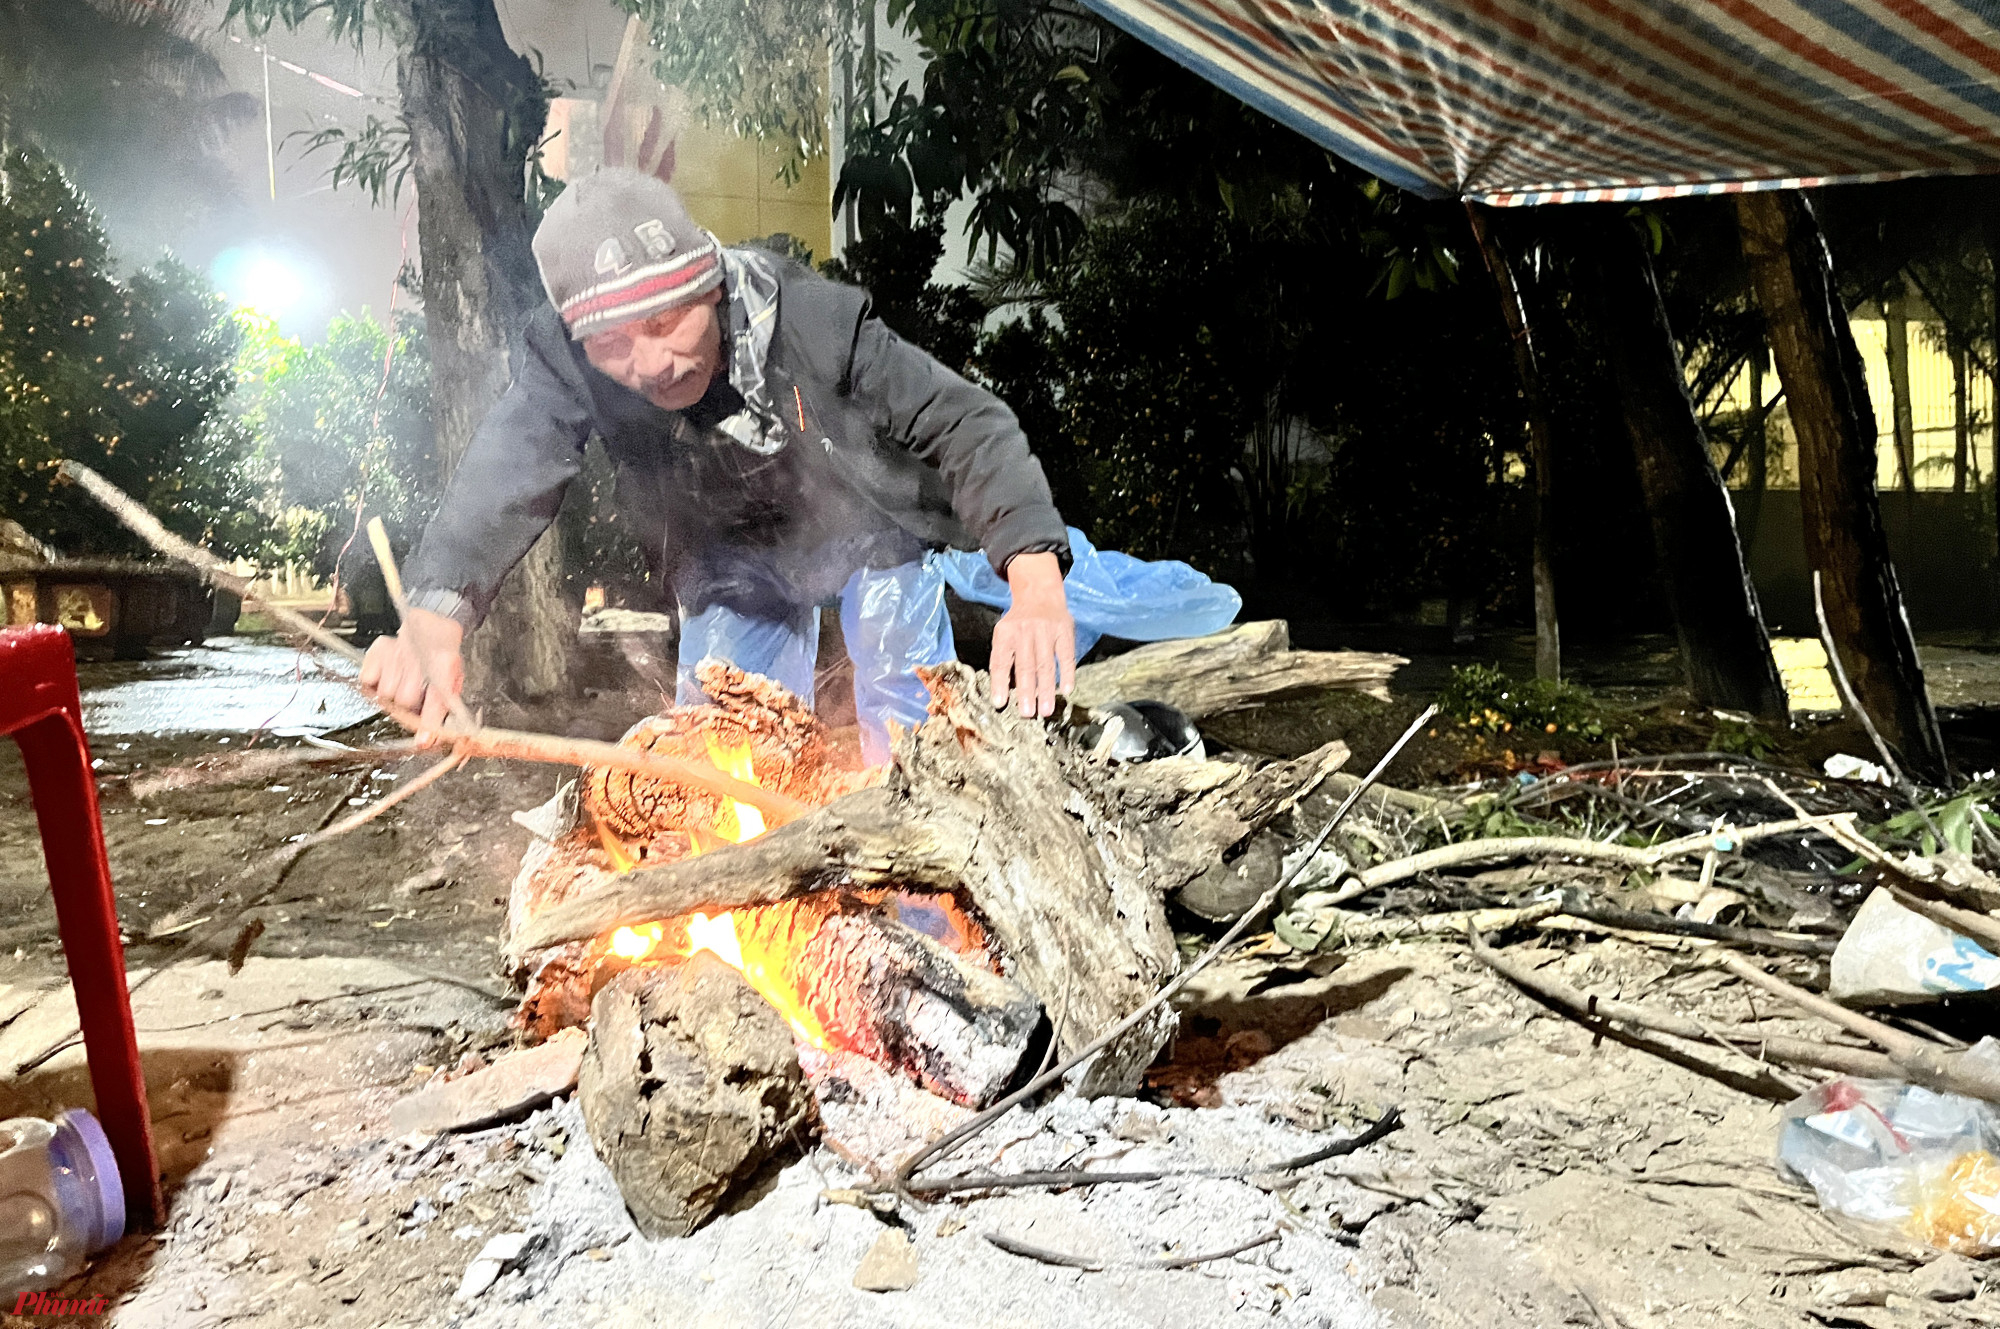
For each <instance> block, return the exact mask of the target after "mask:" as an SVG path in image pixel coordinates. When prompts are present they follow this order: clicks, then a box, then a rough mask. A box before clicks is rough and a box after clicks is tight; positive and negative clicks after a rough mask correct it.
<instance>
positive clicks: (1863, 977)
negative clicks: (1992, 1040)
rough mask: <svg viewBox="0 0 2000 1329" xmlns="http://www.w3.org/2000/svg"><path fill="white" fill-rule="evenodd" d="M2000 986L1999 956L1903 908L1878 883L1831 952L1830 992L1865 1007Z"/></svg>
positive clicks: (1931, 998) (1981, 990) (1930, 999)
mask: <svg viewBox="0 0 2000 1329" xmlns="http://www.w3.org/2000/svg"><path fill="white" fill-rule="evenodd" d="M1994 988H2000V957H1996V956H1994V955H1993V954H1992V953H1991V952H1989V951H1988V950H1987V949H1986V948H1985V947H1983V946H1981V945H1980V944H1979V943H1978V942H1976V941H1973V940H1972V939H1971V938H1970V937H1965V936H1961V935H1960V934H1958V933H1956V932H1953V931H1952V930H1951V929H1950V928H1946V927H1942V926H1940V925H1938V924H1936V923H1933V922H1931V921H1930V920H1929V919H1928V918H1925V917H1924V916H1923V915H1922V914H1919V913H1916V912H1914V911H1912V910H1909V909H1905V908H1903V906H1902V905H1900V904H1897V903H1896V897H1894V896H1893V895H1891V894H1889V892H1887V891H1885V890H1883V889H1882V888H1881V887H1880V886H1877V887H1876V888H1875V889H1874V890H1873V891H1872V892H1870V894H1869V896H1868V898H1867V899H1866V900H1865V901H1863V902H1862V905H1861V908H1860V909H1859V910H1858V911H1856V913H1855V915H1854V921H1853V922H1852V923H1849V924H1848V925H1847V931H1846V933H1845V934H1844V935H1842V937H1841V939H1840V945H1839V946H1838V947H1837V948H1835V950H1834V952H1833V965H1832V977H1831V980H1830V982H1829V983H1828V991H1829V993H1830V995H1831V996H1832V997H1833V999H1834V1000H1835V1001H1843V1002H1850V1003H1854V1004H1857V1005H1862V1006H1879V1005H1894V1004H1898V1003H1903V1002H1919V1001H1936V1000H1938V999H1939V998H1941V997H1947V996H1951V995H1953V994H1956V993H1962V992H1985V991H1989V990H1991V989H1994Z"/></svg>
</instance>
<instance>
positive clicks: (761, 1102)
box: [577, 955, 813, 1240]
mask: <svg viewBox="0 0 2000 1329" xmlns="http://www.w3.org/2000/svg"><path fill="white" fill-rule="evenodd" d="M577 1098H578V1101H579V1102H580V1103H581V1104H582V1106H583V1119H584V1123H585V1125H586V1126H588V1128H589V1130H590V1138H591V1141H592V1143H593V1144H594V1145H595V1146H596V1148H597V1154H598V1157H600V1158H602V1159H603V1160H604V1161H605V1164H606V1165H607V1166H608V1167H609V1168H610V1169H611V1175H612V1176H613V1177H614V1178H616V1180H617V1182H618V1189H619V1192H620V1193H621V1194H623V1195H624V1197H625V1205H626V1207H627V1208H628V1209H630V1210H631V1211H632V1218H633V1220H634V1221H635V1222H636V1223H638V1225H639V1230H640V1231H641V1232H644V1233H645V1234H646V1235H647V1236H648V1237H651V1238H654V1239H655V1240H657V1239H659V1238H662V1237H684V1236H686V1235H687V1234H688V1233H690V1232H692V1231H694V1229H695V1228H697V1227H699V1226H700V1225H701V1223H702V1222H703V1221H704V1220H706V1219H707V1218H708V1216H709V1215H710V1214H713V1213H714V1212H715V1211H716V1209H718V1208H719V1207H720V1206H721V1205H722V1204H724V1203H725V1202H726V1201H727V1200H728V1199H729V1198H730V1197H731V1196H732V1195H733V1194H735V1193H736V1192H737V1191H738V1190H740V1189H741V1188H742V1187H743V1186H744V1185H745V1184H747V1183H748V1182H749V1181H751V1180H752V1179H753V1178H754V1177H755V1176H756V1174H757V1172H758V1171H759V1169H761V1168H763V1167H764V1166H765V1165H767V1164H769V1163H771V1162H773V1161H774V1160H776V1159H778V1158H780V1157H781V1156H782V1155H783V1154H784V1152H785V1151H786V1150H788V1149H789V1148H791V1147H792V1146H793V1145H794V1144H796V1143H797V1141H798V1140H799V1137H800V1136H801V1134H802V1133H803V1132H804V1131H805V1130H806V1128H807V1127H808V1126H809V1125H810V1124H811V1121H812V1117H813V1105H812V1104H813V1100H812V1092H811V1090H810V1089H809V1088H808V1087H807V1085H806V1080H805V1074H804V1073H803V1072H802V1071H801V1070H800V1069H799V1058H798V1053H797V1052H796V1051H795V1050H794V1048H793V1046H792V1031H791V1029H790V1028H789V1027H788V1026H787V1025H786V1023H785V1020H784V1017H782V1016H781V1015H779V1014H778V1012H777V1011H776V1010H774V1009H772V1007H771V1006H770V1005H769V1004H768V1003H767V1002H765V1000H764V999H763V998H762V997H760V996H758V995H757V993H756V992H754V991H752V990H751V988H750V985H749V984H748V983H747V982H745V981H744V978H743V976H742V975H741V974H738V973H737V972H736V971H735V970H733V969H731V968H730V967H729V966H727V965H725V964H723V963H722V962H721V961H720V960H718V959H716V958H715V957H714V956H709V955H697V956H695V957H693V958H692V959H690V960H689V961H688V962H687V963H686V964H682V965H674V966H671V967H665V966H653V965H648V966H642V967H639V968H635V969H628V970H626V971H625V972H624V973H622V974H620V975H618V977H616V978H614V979H613V980H612V981H611V982H610V983H609V984H608V985H606V987H605V988H604V990H603V991H602V992H600V993H598V994H597V1000H596V1001H595V1002H594V1003H593V1005H592V1008H591V1021H590V1046H589V1048H588V1050H586V1051H585V1053H584V1058H583V1069H582V1071H581V1073H580V1075H579V1077H578V1081H577Z"/></svg>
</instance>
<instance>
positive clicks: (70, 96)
mask: <svg viewBox="0 0 2000 1329" xmlns="http://www.w3.org/2000/svg"><path fill="white" fill-rule="evenodd" d="M207 8H208V7H207V5H206V3H205V0H0V144H6V145H11V144H16V143H21V142H27V143H32V144H34V145H35V146H37V147H39V148H41V149H42V150H43V151H44V152H46V153H47V154H48V155H49V156H50V157H52V158H54V159H55V160H56V161H58V162H60V163H61V164H62V165H63V167H64V169H65V170H67V171H68V172H69V173H70V175H71V177H72V178H73V179H74V180H75V181H76V182H77V184H78V185H79V186H80V187H81V188H82V190H83V191H84V193H85V195H86V196H87V197H88V198H89V199H90V201H91V203H92V204H93V205H95V207H96V208H97V210H98V211H99V213H100V214H102V216H103V217H104V219H105V221H106V224H107V228H108V229H109V230H110V231H111V232H112V234H114V235H115V236H117V237H118V238H119V240H120V248H121V250H122V252H123V256H124V257H125V258H126V259H127V260H128V261H133V262H135V263H144V262H147V261H150V260H151V259H152V258H154V257H156V256H157V255H158V253H159V251H160V250H161V249H162V248H166V247H178V245H179V244H180V243H182V242H184V241H185V239H186V238H187V237H188V236H190V235H192V234H194V233H195V232H196V231H197V230H198V229H199V228H201V227H203V226H207V225H212V224H213V223H214V222H215V221H217V220H218V219H219V218H221V217H223V216H226V215H228V214H229V213H231V212H233V211H235V210H237V209H239V208H241V207H242V206H243V202H244V200H243V198H242V195H241V191H240V189H239V187H238V185H237V182H236V179H235V176H234V174H233V173H232V171H231V170H230V167H229V164H228V162H227V160H226V158H225V156H224V149H225V146H226V138H227V135H228V134H229V133H230V131H232V130H233V129H235V128H237V127H239V126H241V125H243V124H245V123H247V122H249V121H251V120H254V119H255V118H256V116H257V115H258V113H259V111H260V110H261V103H260V102H259V101H258V100H257V98H255V97H253V96H251V95H249V94H247V93H240V92H231V91H229V89H228V85H227V80H226V79H225V78H224V75H223V71H222V67H221V65H220V63H219V62H218V61H217V59H216V57H215V55H214V53H213V51H212V50H211V49H210V47H209V44H208V43H209V40H210V38H211V36H212V33H211V31H210V30H209V29H208V18H207Z"/></svg>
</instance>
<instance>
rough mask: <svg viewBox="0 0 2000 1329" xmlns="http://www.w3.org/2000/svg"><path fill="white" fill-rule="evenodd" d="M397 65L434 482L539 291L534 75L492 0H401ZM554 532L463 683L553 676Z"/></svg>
mask: <svg viewBox="0 0 2000 1329" xmlns="http://www.w3.org/2000/svg"><path fill="white" fill-rule="evenodd" d="M403 17H404V19H405V21H406V25H407V30H408V33H409V41H408V43H407V45H406V46H405V48H404V51H403V56H402V62H401V66H400V69H399V71H398V81H399V83H400V86H401V89H402V102H403V116H404V118H405V120H406V121H408V123H409V127H410V152H411V158H412V173H413V175H414V177H415V181H416V186H417V197H418V199H419V200H420V201H421V205H422V206H421V208H420V210H419V213H418V218H417V240H418V248H419V251H420V253H421V255H422V258H423V292H424V320H425V324H426V327H427V328H428V330H429V334H430V347H431V406H432V414H433V417H434V422H435V425H436V429H437V443H438V457H439V460H440V462H441V464H442V466H443V469H444V474H445V477H446V478H449V477H450V475H451V472H452V471H453V470H455V469H456V468H457V466H458V463H459V460H460V459H461V458H462V457H464V455H465V451H466V448H467V447H468V446H469V445H470V444H471V442H472V434H473V431H474V430H475V429H477V428H478V427H479V423H480V421H482V420H484V419H485V418H486V413H487V412H488V411H489V410H491V409H492V407H493V404H494V403H495V402H497V401H498V400H499V399H500V394H501V393H502V392H504V391H505V390H506V388H507V383H508V380H509V377H510V373H509V368H508V361H509V357H510V356H511V355H512V354H513V353H514V352H515V351H516V350H517V349H518V347H519V344H520V334H521V332H522V330H523V329H524V328H525V327H526V326H527V319H528V315H529V314H530V313H531V312H532V311H533V309H534V307H535V306H536V304H538V303H539V302H540V301H541V300H542V299H543V295H542V287H541V280H540V278H539V276H538V275H537V273H536V269H535V259H534V253H533V251H532V250H531V249H530V248H529V239H530V236H531V234H532V224H531V219H530V217H529V215H528V208H527V203H526V200H525V197H524V191H525V188H526V178H527V176H526V172H527V156H528V152H529V150H530V149H531V148H532V147H533V146H534V144H535V143H536V142H537V140H538V139H539V138H540V137H541V132H542V122H543V120H544V118H545V117H546V114H547V111H548V104H547V100H546V99H545V97H544V96H543V93H542V89H541V82H540V80H539V79H538V78H537V77H536V75H535V70H534V67H533V66H532V65H531V64H530V63H529V62H528V61H527V59H526V58H524V57H522V56H520V55H518V54H516V53H515V52H514V50H513V49H512V48H511V47H509V46H508V45H507V38H506V34H505V33H504V32H503V31H502V30H501V27H500V18H499V15H498V14H497V13H495V12H494V8H493V0H405V3H404V6H403ZM558 560H559V544H558V542H557V540H556V539H555V537H554V535H553V533H551V534H550V535H546V536H544V537H543V538H542V539H541V540H540V541H539V542H537V543H536V545H535V547H534V548H533V549H532V550H531V551H529V554H528V556H527V558H525V559H523V560H522V563H521V566H520V567H519V568H517V569H516V570H515V571H514V573H513V575H512V576H510V577H509V578H508V579H507V583H506V585H505V586H503V587H502V589H501V592H500V596H499V598H498V600H497V601H496V602H495V604H494V606H493V612H492V614H491V615H490V616H489V617H488V619H487V621H486V623H485V625H484V626H483V627H481V629H480V630H479V631H478V632H477V633H475V634H474V635H473V638H472V642H471V644H470V647H469V648H468V650H467V653H466V670H467V686H468V690H469V691H471V692H473V693H475V694H477V693H484V692H488V691H490V690H492V689H494V688H497V687H500V686H502V685H503V684H504V685H506V686H507V687H508V688H509V689H510V690H511V691H512V692H514V693H515V694H516V695H518V696H522V697H540V696H546V695H548V694H550V693H552V692H554V691H555V690H556V689H557V688H558V687H559V686H560V685H561V683H562V679H563V675H564V672H565V661H566V658H567V646H568V640H569V633H568V630H567V625H568V614H567V612H566V611H565V609H564V607H563V603H562V600H561V597H560V595H559V593H558V592H559V587H560V565H559V562H558Z"/></svg>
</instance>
